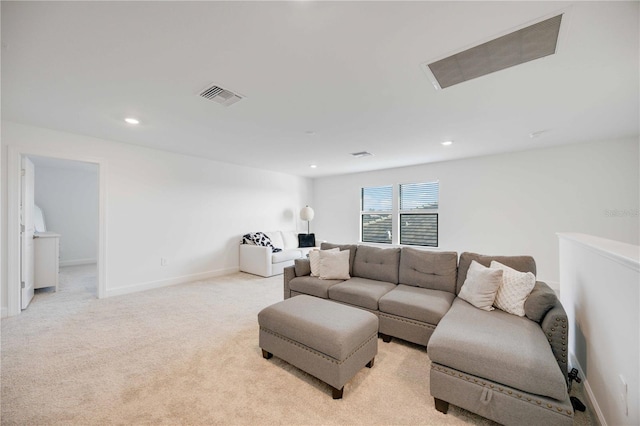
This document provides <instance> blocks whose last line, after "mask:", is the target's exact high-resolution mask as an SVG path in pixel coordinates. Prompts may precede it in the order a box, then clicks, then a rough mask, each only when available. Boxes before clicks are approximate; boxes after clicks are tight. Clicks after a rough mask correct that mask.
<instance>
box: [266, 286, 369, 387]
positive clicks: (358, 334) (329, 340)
mask: <svg viewBox="0 0 640 426" xmlns="http://www.w3.org/2000/svg"><path fill="white" fill-rule="evenodd" d="M258 324H259V325H260V339H259V340H260V348H262V356H263V357H264V358H266V359H269V358H271V356H272V355H275V356H277V357H278V358H281V359H283V360H284V361H287V362H288V363H289V364H292V365H294V366H296V367H298V368H299V369H301V370H303V371H305V372H307V373H309V374H311V375H312V376H315V377H317V378H318V379H320V380H322V381H323V382H325V383H327V384H329V385H330V386H331V387H332V388H333V399H340V398H342V393H343V390H344V385H345V383H347V382H348V381H349V380H350V379H351V378H352V377H353V376H355V374H356V373H357V372H358V371H359V370H360V369H361V368H363V367H364V366H365V365H366V366H367V367H369V368H371V367H373V361H374V358H375V356H376V354H377V353H378V317H376V316H375V315H374V314H372V313H371V312H367V311H363V310H361V309H357V308H352V307H349V306H345V305H341V304H338V303H335V302H331V301H328V300H323V299H319V298H316V297H312V296H306V295H301V296H296V297H292V298H290V299H286V300H283V301H282V302H278V303H276V304H274V305H271V306H269V307H267V308H264V309H263V310H262V311H260V313H259V314H258Z"/></svg>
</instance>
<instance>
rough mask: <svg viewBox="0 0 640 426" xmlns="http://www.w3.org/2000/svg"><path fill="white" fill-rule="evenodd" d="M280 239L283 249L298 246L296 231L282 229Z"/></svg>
mask: <svg viewBox="0 0 640 426" xmlns="http://www.w3.org/2000/svg"><path fill="white" fill-rule="evenodd" d="M282 241H283V242H284V247H283V248H284V249H285V250H288V249H295V248H298V234H297V233H296V231H282Z"/></svg>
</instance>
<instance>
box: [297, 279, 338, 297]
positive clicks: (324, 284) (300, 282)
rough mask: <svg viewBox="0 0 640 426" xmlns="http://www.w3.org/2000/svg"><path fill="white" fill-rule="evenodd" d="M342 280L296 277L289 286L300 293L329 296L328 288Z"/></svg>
mask: <svg viewBox="0 0 640 426" xmlns="http://www.w3.org/2000/svg"><path fill="white" fill-rule="evenodd" d="M341 282H342V280H321V279H320V278H318V277H310V276H305V277H296V278H294V279H292V280H291V281H289V288H290V289H291V290H294V291H297V292H298V293H304V294H309V295H311V296H316V297H322V298H323V299H328V298H329V293H328V290H329V288H331V287H332V286H334V285H336V284H340V283H341Z"/></svg>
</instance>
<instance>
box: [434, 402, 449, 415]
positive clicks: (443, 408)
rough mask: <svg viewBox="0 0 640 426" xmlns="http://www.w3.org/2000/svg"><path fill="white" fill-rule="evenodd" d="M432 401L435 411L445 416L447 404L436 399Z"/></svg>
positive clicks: (447, 409) (447, 408)
mask: <svg viewBox="0 0 640 426" xmlns="http://www.w3.org/2000/svg"><path fill="white" fill-rule="evenodd" d="M433 399H434V401H435V402H436V410H438V411H440V412H441V413H442V414H447V411H449V403H448V402H447V401H443V400H441V399H438V398H433Z"/></svg>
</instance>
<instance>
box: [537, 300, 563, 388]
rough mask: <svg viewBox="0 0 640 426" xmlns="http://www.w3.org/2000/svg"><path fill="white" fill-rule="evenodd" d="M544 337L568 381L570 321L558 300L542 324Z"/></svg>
mask: <svg viewBox="0 0 640 426" xmlns="http://www.w3.org/2000/svg"><path fill="white" fill-rule="evenodd" d="M540 327H542V331H544V335H545V336H546V338H547V340H548V341H549V345H550V346H551V351H552V352H553V355H554V356H555V358H556V361H557V362H558V366H560V370H562V374H563V375H564V378H565V380H567V358H568V351H567V346H568V345H567V342H568V341H569V320H568V318H567V313H566V311H565V310H564V307H563V306H562V303H560V301H559V300H558V301H557V302H556V304H555V306H554V307H553V308H551V310H549V312H547V314H546V315H545V316H544V318H543V319H542V321H541V323H540Z"/></svg>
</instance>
